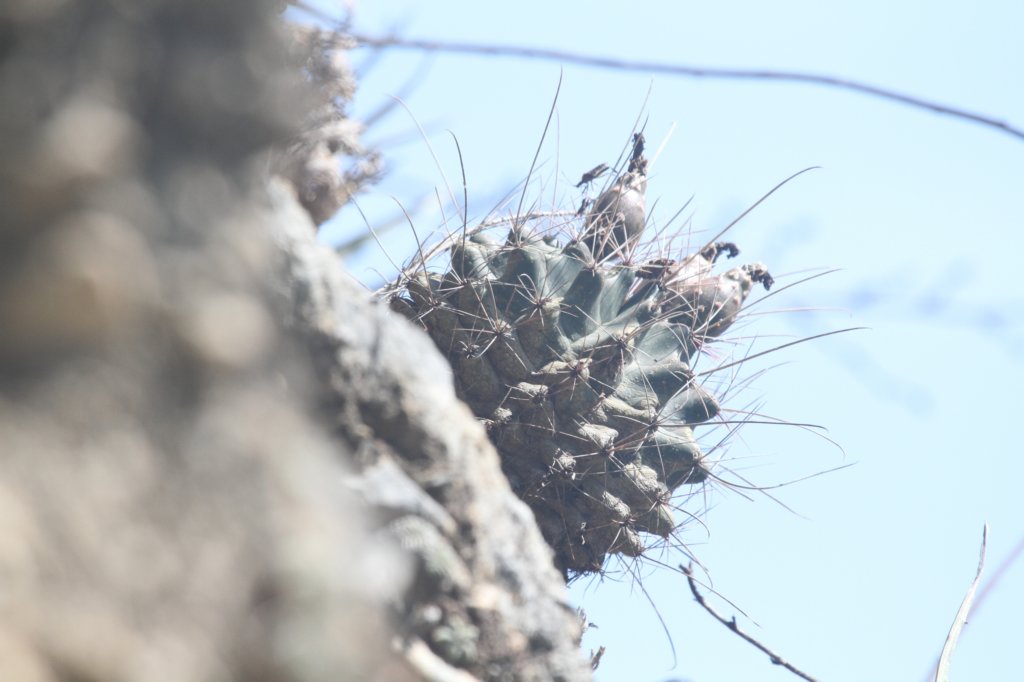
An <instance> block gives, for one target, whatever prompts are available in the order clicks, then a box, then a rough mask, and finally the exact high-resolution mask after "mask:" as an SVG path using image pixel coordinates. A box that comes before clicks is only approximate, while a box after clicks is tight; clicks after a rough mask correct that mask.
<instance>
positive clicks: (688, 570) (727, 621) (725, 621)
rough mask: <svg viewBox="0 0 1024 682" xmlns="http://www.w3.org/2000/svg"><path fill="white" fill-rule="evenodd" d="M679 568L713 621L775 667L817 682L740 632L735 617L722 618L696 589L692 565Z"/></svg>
mask: <svg viewBox="0 0 1024 682" xmlns="http://www.w3.org/2000/svg"><path fill="white" fill-rule="evenodd" d="M679 568H680V570H682V572H683V573H685V574H686V581H687V582H688V583H689V584H690V592H692V593H693V598H694V599H696V600H697V603H698V604H700V605H701V606H702V607H704V610H705V611H707V612H708V613H710V614H711V615H712V616H714V617H715V619H716V620H717V621H718V622H719V623H721V624H722V625H724V626H725V627H727V628H729V629H730V630H732V631H733V632H735V633H736V634H737V635H739V636H740V637H742V638H743V639H745V640H747V641H748V642H750V643H751V644H753V645H754V646H755V647H757V648H758V649H760V650H761V651H763V652H764V653H765V654H767V656H768V658H769V659H770V660H771V662H772V663H774V664H775V665H781V666H782V667H783V668H785V669H786V670H788V671H790V672H791V673H793V674H794V675H796V676H797V677H800V678H803V679H805V680H808V682H817V680H816V679H815V678H813V677H811V676H810V675H808V674H807V673H805V672H804V671H802V670H800V669H799V668H797V667H796V666H794V665H793V664H792V663H789V662H788V661H786V660H785V659H783V658H782V656H779V655H778V654H777V653H775V652H774V651H772V650H771V649H769V648H768V647H766V646H765V645H764V644H761V642H759V641H757V640H756V639H754V638H753V637H751V636H750V635H748V634H747V633H745V632H743V630H740V626H739V625H738V624H737V623H736V617H735V616H733V617H732V618H726V617H725V616H723V615H721V614H720V613H718V612H717V611H715V609H714V608H713V607H712V606H711V605H710V604H708V602H707V600H706V599H705V598H704V595H702V594H701V593H700V591H699V590H698V589H697V581H696V580H694V578H693V565H692V564H691V565H689V566H682V565H680V566H679Z"/></svg>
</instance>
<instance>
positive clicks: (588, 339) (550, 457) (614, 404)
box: [389, 135, 772, 575]
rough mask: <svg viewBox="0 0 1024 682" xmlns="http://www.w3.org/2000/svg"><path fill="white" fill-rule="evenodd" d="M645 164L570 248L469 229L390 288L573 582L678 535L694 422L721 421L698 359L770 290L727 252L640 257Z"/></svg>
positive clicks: (694, 477) (639, 152)
mask: <svg viewBox="0 0 1024 682" xmlns="http://www.w3.org/2000/svg"><path fill="white" fill-rule="evenodd" d="M646 166H647V162H646V159H644V158H643V143H642V137H641V136H639V135H638V136H635V138H634V147H633V154H632V157H631V159H630V164H629V169H628V170H627V171H626V172H625V173H624V174H623V175H622V176H621V177H619V178H618V179H617V180H616V181H615V182H614V183H613V184H612V186H611V189H609V190H607V191H605V192H604V193H602V194H601V195H600V196H599V198H598V199H597V201H596V202H594V204H593V207H592V208H591V210H590V211H589V212H588V213H586V215H585V216H582V222H583V227H582V230H581V232H580V234H581V236H580V237H578V238H576V239H570V240H568V242H567V243H564V244H563V243H560V241H559V240H558V239H557V238H556V237H555V236H553V235H552V234H550V232H551V230H545V229H543V228H540V229H536V224H535V223H536V221H530V220H522V219H518V220H513V221H512V223H513V227H512V229H511V230H510V231H509V232H508V234H507V237H506V239H505V240H504V241H497V240H495V239H493V238H491V237H490V236H489V235H488V234H487V233H486V232H484V231H477V232H475V233H472V234H470V233H468V232H467V234H466V235H463V236H459V237H457V238H455V240H454V243H453V244H452V246H451V249H450V266H449V269H448V270H447V272H445V273H444V274H440V273H432V272H428V271H427V270H426V269H425V268H422V269H421V268H419V267H417V268H408V269H407V270H406V272H405V273H404V274H403V276H402V277H401V278H400V279H399V280H398V282H396V283H395V285H393V286H392V287H391V288H389V294H390V300H391V306H392V308H393V309H395V310H397V311H399V312H401V313H403V314H404V315H406V316H407V317H409V318H410V319H413V320H415V321H416V322H418V323H419V324H420V325H422V326H423V327H424V329H426V331H427V332H428V333H429V334H430V336H431V338H432V339H433V340H434V343H435V344H436V345H437V347H438V348H439V349H440V350H441V351H442V352H443V353H444V354H445V356H446V357H447V358H448V360H449V362H450V363H451V365H452V369H453V373H454V376H455V384H456V387H457V391H458V393H459V395H460V396H461V397H462V398H463V399H464V400H465V402H466V403H467V404H468V405H469V406H470V407H471V408H472V410H473V412H474V413H475V414H476V415H477V416H478V417H479V418H480V419H482V420H483V421H484V422H485V423H486V425H487V427H488V431H489V434H490V437H491V439H492V441H493V442H494V444H495V445H496V446H497V449H498V451H499V453H500V454H501V457H502V461H503V468H504V470H505V473H506V475H507V476H508V478H509V480H510V481H511V483H512V486H513V489H514V490H515V491H516V492H517V494H518V495H519V496H520V497H522V499H523V500H525V501H526V502H527V503H528V504H529V506H530V507H531V509H532V510H533V512H534V514H535V516H536V518H537V522H538V524H539V526H540V528H541V530H542V532H543V533H544V536H545V538H546V539H547V541H548V542H549V543H550V544H551V546H552V548H553V549H554V553H555V563H556V565H557V566H558V567H559V568H560V569H561V570H562V571H563V572H565V573H566V574H567V575H569V574H581V573H589V572H596V571H599V570H601V568H602V566H603V564H604V562H605V559H606V558H607V557H608V555H609V554H622V555H626V556H639V555H641V554H642V553H643V552H644V550H645V541H644V534H653V535H655V536H661V537H668V536H669V535H670V534H671V533H672V532H673V530H674V529H675V527H676V521H675V519H674V518H673V514H672V507H671V500H672V497H673V493H674V491H675V490H676V489H678V488H680V487H681V486H684V485H692V484H697V483H700V482H702V481H704V480H705V479H706V478H707V477H708V473H709V469H708V463H707V462H706V461H705V456H704V454H703V453H702V451H701V448H700V446H699V445H698V443H697V441H696V439H695V437H694V427H695V426H697V425H699V424H703V423H705V422H708V421H709V420H712V419H713V418H715V417H716V415H718V413H719V406H718V403H717V402H716V400H715V398H714V396H712V395H711V394H710V393H709V392H708V391H707V390H705V388H704V387H703V386H702V385H701V383H700V382H699V381H698V380H697V379H696V378H695V376H694V372H693V370H692V365H693V363H694V361H695V358H696V355H697V354H698V353H699V350H700V348H701V347H702V346H703V345H704V344H706V343H708V342H709V341H711V340H713V339H714V337H717V336H718V335H720V334H722V333H723V332H724V331H725V330H726V329H727V328H728V327H729V326H730V325H731V324H732V322H733V321H734V320H735V319H736V316H737V313H738V312H739V310H740V308H741V306H742V304H743V301H744V300H745V299H746V297H747V296H748V294H749V293H750V292H751V290H752V288H753V286H754V285H755V284H756V283H761V284H763V285H764V286H765V288H766V289H767V288H768V287H770V286H771V283H772V280H771V277H770V275H768V272H767V270H766V268H765V267H764V266H763V265H760V264H755V265H745V266H742V267H739V268H734V269H732V270H729V271H728V272H726V273H724V274H722V275H718V276H715V275H714V274H713V273H712V268H713V265H714V263H715V261H716V260H717V259H718V257H719V256H720V255H722V254H723V253H724V254H726V255H727V256H729V257H732V256H735V255H736V254H737V253H738V249H736V247H735V246H734V245H733V244H730V243H714V244H709V245H707V246H706V247H704V248H703V249H701V250H699V251H698V252H697V253H694V254H691V255H689V256H687V257H685V258H683V259H680V260H673V259H666V258H659V259H654V260H648V261H646V262H636V259H634V258H633V257H632V256H633V253H634V251H635V247H636V245H637V242H638V241H639V239H640V237H641V232H642V230H643V223H644V220H645V218H644V200H643V194H644V191H645V189H646Z"/></svg>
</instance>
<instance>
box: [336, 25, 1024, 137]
mask: <svg viewBox="0 0 1024 682" xmlns="http://www.w3.org/2000/svg"><path fill="white" fill-rule="evenodd" d="M352 38H354V39H355V40H356V41H357V42H358V43H359V44H360V45H363V46H368V47H394V48H399V49H405V50H423V51H427V52H454V53H461V54H476V55H487V56H496V57H521V58H525V59H548V60H552V61H558V62H562V63H567V64H580V65H583V66H595V67H598V68H602V69H613V70H618V71H642V72H645V73H664V74H669V75H673V76H688V77H691V78H719V79H734V80H777V81H789V82H794V83H807V84H811V85H821V86H826V87H832V88H839V89H841V90H849V91H852V92H857V93H860V94H862V95H868V96H871V97H878V98H880V99H885V100H889V101H892V102H898V103H900V104H904V105H907V106H910V107H915V108H918V109H926V110H928V111H932V112H934V113H937V114H943V115H945V116H952V117H954V118H959V119H963V120H966V121H970V122H971V123H977V124H979V125H983V126H987V127H989V128H995V129H996V130H999V131H1000V132H1003V133H1006V134H1007V135H1012V136H1013V137H1016V138H1018V139H1020V140H1024V129H1021V128H1017V127H1015V126H1012V125H1010V124H1009V123H1007V122H1006V121H1000V120H998V119H995V118H992V117H990V116H987V115H984V114H978V113H974V112H972V111H967V110H966V109H960V108H957V107H953V106H948V105H945V104H940V103H938V102H933V101H931V100H927V99H923V98H921V97H914V96H912V95H907V94H905V93H902V92H898V91H896V90H889V89H887V88H883V87H879V86H877V85H871V84H870V83H862V82H860V81H855V80H851V79H848V78H840V77H837V76H827V75H824V74H816V73H805V72H800V71H771V70H766V69H723V68H715V67H702V66H691V65H686V64H666V63H664V62H646V61H633V60H628V59H615V58H612V57H600V56H596V55H586V54H578V53H575V52H563V51H561V50H549V49H543V48H532V47H523V46H519V45H485V44H479V43H464V42H444V41H437V40H415V39H412V38H401V37H398V36H394V35H391V36H369V35H363V34H358V33H353V34H352Z"/></svg>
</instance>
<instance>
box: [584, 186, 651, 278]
mask: <svg viewBox="0 0 1024 682" xmlns="http://www.w3.org/2000/svg"><path fill="white" fill-rule="evenodd" d="M646 190H647V177H646V176H645V175H643V174H642V173H640V172H630V173H626V174H625V175H623V176H622V177H621V178H619V179H618V180H616V181H615V184H614V185H612V186H611V187H610V188H609V189H607V190H606V191H605V192H604V193H603V194H601V196H599V197H598V198H597V201H595V202H594V206H593V208H591V209H590V213H588V214H587V228H586V231H585V232H584V233H583V236H582V237H581V238H580V241H581V242H583V243H584V244H586V245H587V246H589V247H590V251H591V253H593V254H594V258H596V259H598V260H604V259H605V258H607V257H609V256H611V255H613V254H614V255H617V256H619V257H620V258H621V257H623V256H625V255H627V254H628V252H629V250H630V249H632V247H633V245H635V244H636V243H637V241H639V239H640V236H641V235H642V233H643V230H644V223H645V222H646V219H647V216H646V208H647V206H646V201H645V199H644V192H645V191H646Z"/></svg>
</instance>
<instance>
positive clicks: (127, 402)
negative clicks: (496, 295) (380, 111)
mask: <svg viewBox="0 0 1024 682" xmlns="http://www.w3.org/2000/svg"><path fill="white" fill-rule="evenodd" d="M271 4H273V3H257V2H240V1H239V2H232V1H229V0H221V1H220V2H191V1H186V2H171V1H168V2H150V3H129V4H124V3H107V2H101V1H99V0H82V1H80V2H75V3H62V2H45V3H44V2H17V1H16V2H14V3H9V4H7V5H6V6H5V7H4V8H3V9H2V10H0V35H2V36H3V38H4V39H3V41H2V42H3V44H4V45H5V48H4V50H3V52H2V55H0V102H2V104H0V144H2V146H3V148H4V150H5V153H4V154H3V155H2V157H0V239H2V242H3V248H2V249H0V330H2V331H0V449H2V456H0V530H2V532H0V576H2V580H0V679H3V680H28V681H34V680H38V681H44V680H47V681H48V680H140V679H145V680H150V679H168V680H172V679H173V680H182V681H190V680H195V681H199V680H214V679H217V680H229V679H237V680H267V681H270V680H273V681H277V680H282V681H284V680H289V681H291V680H302V681H307V680H308V681H320V680H324V681H326V680H342V679H343V680H405V679H411V680H416V679H423V680H427V679H430V680H463V679H474V678H476V679H509V680H519V679H522V680H531V679H534V680H542V679H566V680H573V679H585V678H586V677H587V676H588V668H587V666H586V664H585V662H584V661H583V659H582V657H581V656H580V653H579V651H578V648H577V642H576V638H577V637H578V635H579V625H578V623H577V620H576V616H575V614H574V613H572V611H571V609H569V608H568V606H567V604H566V603H565V601H564V599H565V597H564V586H563V585H562V584H561V582H560V578H559V576H558V575H557V574H556V572H555V570H554V568H553V567H552V565H551V561H550V553H549V550H548V549H547V547H546V545H544V543H543V541H542V540H541V538H540V535H539V533H538V531H537V529H536V527H535V525H534V524H533V521H532V518H531V516H530V514H529V512H528V510H526V508H525V507H524V506H523V505H522V504H521V503H520V502H519V501H518V500H516V499H515V498H514V496H512V494H511V493H510V492H509V490H508V486H507V484H506V482H505V480H504V479H503V477H502V475H501V471H500V468H499V465H498V461H497V458H496V456H495V454H494V452H493V450H492V448H491V446H490V445H489V443H488V441H487V439H486V437H485V435H484V434H483V432H482V430H481V427H480V426H479V424H478V423H477V422H476V421H475V420H474V419H472V417H471V415H470V414H469V412H468V411H467V410H466V409H465V408H464V407H463V406H462V405H461V404H460V403H459V402H458V401H457V400H456V399H455V397H454V393H453V389H452V387H451V384H450V379H449V377H448V375H447V369H446V368H445V365H444V364H443V361H442V360H441V359H440V358H439V357H437V355H436V352H435V351H434V350H433V349H432V347H431V345H430V344H429V342H428V341H427V340H426V339H425V337H423V335H422V334H421V333H420V332H418V331H417V330H415V329H413V328H412V327H411V326H410V325H408V324H406V323H405V322H403V321H400V320H396V319H393V318H392V317H391V316H390V314H389V313H387V312H386V311H384V310H382V309H381V308H380V307H379V306H377V305H375V304H373V303H371V302H370V300H369V297H368V296H367V295H366V294H365V293H364V292H362V291H361V290H360V288H359V287H358V286H357V285H356V284H354V283H353V282H352V281H351V280H350V279H348V278H347V277H346V276H345V275H344V274H343V272H342V271H341V269H340V266H339V263H338V262H337V260H336V259H335V258H334V256H333V254H331V253H330V252H329V251H326V250H325V249H323V248H322V247H320V246H318V245H317V244H316V243H315V239H314V232H315V230H314V227H313V224H312V222H311V220H310V218H309V214H308V212H307V211H305V210H303V209H302V208H301V207H300V205H299V203H297V201H296V200H295V197H294V194H293V193H292V192H291V191H290V189H289V188H288V187H287V186H285V185H284V184H275V185H273V186H272V187H271V188H270V196H269V197H268V196H267V179H266V175H265V170H266V168H267V167H268V163H267V154H266V151H265V150H266V149H267V148H268V147H270V146H272V145H275V144H278V143H280V142H281V141H287V140H289V139H294V136H295V135H296V134H297V125H296V123H295V122H296V121H299V120H301V116H302V113H303V108H302V107H303V105H304V102H307V101H309V100H307V99H306V98H305V97H304V96H303V95H302V94H301V90H300V89H299V84H297V83H296V81H295V78H294V72H293V69H292V68H291V67H290V62H289V61H288V53H287V49H286V45H285V39H284V38H283V37H282V34H281V32H280V19H279V17H278V16H277V15H276V14H275V13H274V11H272V8H271V7H269V6H268V5H271Z"/></svg>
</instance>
